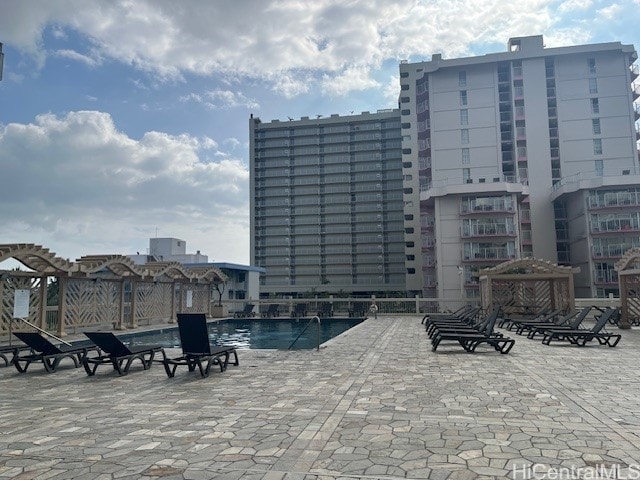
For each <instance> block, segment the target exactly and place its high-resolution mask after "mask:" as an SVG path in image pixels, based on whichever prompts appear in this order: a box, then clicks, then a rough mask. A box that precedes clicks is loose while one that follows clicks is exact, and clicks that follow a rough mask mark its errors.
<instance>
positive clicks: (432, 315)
mask: <svg viewBox="0 0 640 480" xmlns="http://www.w3.org/2000/svg"><path fill="white" fill-rule="evenodd" d="M471 308H472V307H471V305H464V306H463V307H460V308H459V309H457V310H456V311H454V312H444V313H427V314H426V315H425V316H424V317H422V324H423V325H424V324H425V323H427V322H428V321H429V320H430V319H432V318H434V319H444V318H451V317H453V318H455V317H459V316H461V315H463V314H464V313H465V312H467V311H468V310H470V309H471Z"/></svg>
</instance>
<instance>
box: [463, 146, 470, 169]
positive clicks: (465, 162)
mask: <svg viewBox="0 0 640 480" xmlns="http://www.w3.org/2000/svg"><path fill="white" fill-rule="evenodd" d="M470 163H471V153H470V152H469V149H468V148H463V149H462V164H463V165H469V164H470Z"/></svg>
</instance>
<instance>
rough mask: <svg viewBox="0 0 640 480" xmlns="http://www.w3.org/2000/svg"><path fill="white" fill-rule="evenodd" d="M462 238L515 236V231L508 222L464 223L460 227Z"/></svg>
mask: <svg viewBox="0 0 640 480" xmlns="http://www.w3.org/2000/svg"><path fill="white" fill-rule="evenodd" d="M462 230H463V231H462V238H473V237H515V235H516V232H515V228H514V226H513V225H510V224H495V223H489V224H476V225H465V226H464V228H463V229H462Z"/></svg>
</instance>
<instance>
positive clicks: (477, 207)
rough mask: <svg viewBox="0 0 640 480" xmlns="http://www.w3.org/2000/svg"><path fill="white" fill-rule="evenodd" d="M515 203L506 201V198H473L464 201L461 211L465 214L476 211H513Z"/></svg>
mask: <svg viewBox="0 0 640 480" xmlns="http://www.w3.org/2000/svg"><path fill="white" fill-rule="evenodd" d="M513 212H514V208H513V203H512V202H509V201H505V199H504V198H496V199H495V200H491V199H483V200H481V201H479V200H471V201H468V202H463V203H462V204H461V205H460V213H461V214H463V215H469V214H476V213H513Z"/></svg>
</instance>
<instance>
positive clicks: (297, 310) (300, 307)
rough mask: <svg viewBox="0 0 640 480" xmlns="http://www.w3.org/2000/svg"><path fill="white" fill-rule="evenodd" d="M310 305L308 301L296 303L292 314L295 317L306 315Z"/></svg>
mask: <svg viewBox="0 0 640 480" xmlns="http://www.w3.org/2000/svg"><path fill="white" fill-rule="evenodd" d="M308 308H309V307H308V306H307V304H306V303H296V306H295V307H294V308H293V312H291V316H292V317H293V318H297V317H306V316H307V310H308Z"/></svg>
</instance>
